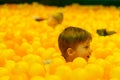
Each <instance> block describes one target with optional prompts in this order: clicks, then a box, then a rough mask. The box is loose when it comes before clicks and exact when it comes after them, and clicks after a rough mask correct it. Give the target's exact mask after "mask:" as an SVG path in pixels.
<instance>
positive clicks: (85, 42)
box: [80, 39, 91, 45]
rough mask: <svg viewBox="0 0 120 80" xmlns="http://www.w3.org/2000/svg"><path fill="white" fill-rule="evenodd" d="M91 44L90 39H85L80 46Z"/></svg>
mask: <svg viewBox="0 0 120 80" xmlns="http://www.w3.org/2000/svg"><path fill="white" fill-rule="evenodd" d="M90 42H91V39H87V40H86V41H84V42H80V44H81V45H89V44H90Z"/></svg>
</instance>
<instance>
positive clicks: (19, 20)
mask: <svg viewBox="0 0 120 80" xmlns="http://www.w3.org/2000/svg"><path fill="white" fill-rule="evenodd" d="M57 11H61V12H62V13H63V15H64V19H63V22H62V23H61V24H59V25H57V26H56V27H55V28H53V27H51V26H49V25H47V21H46V20H44V21H41V22H37V21H36V20H35V18H34V17H35V16H37V17H40V18H47V17H48V16H49V14H52V13H54V12H57ZM119 25H120V8H119V7H115V6H102V5H96V6H91V5H86V6H83V5H80V4H71V5H67V6H64V7H57V6H47V5H42V4H39V3H36V2H34V3H32V4H27V3H24V4H3V5H0V80H120V76H119V74H120V44H119V42H120V38H119V36H120V31H119V30H120V26H119ZM67 26H78V27H81V28H84V29H85V30H87V31H89V32H90V33H91V34H92V37H93V39H92V42H91V49H92V54H91V57H90V59H89V60H88V62H86V61H85V60H84V59H82V58H76V59H75V60H74V61H73V62H68V63H66V62H65V60H64V58H63V57H62V56H61V53H60V51H59V48H58V42H57V39H58V35H59V33H60V32H61V31H62V30H63V29H64V28H66V27H67ZM101 28H106V29H107V30H114V31H116V34H114V35H110V36H99V35H98V34H97V33H96V30H97V29H101Z"/></svg>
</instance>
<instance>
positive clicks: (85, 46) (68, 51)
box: [58, 26, 92, 62]
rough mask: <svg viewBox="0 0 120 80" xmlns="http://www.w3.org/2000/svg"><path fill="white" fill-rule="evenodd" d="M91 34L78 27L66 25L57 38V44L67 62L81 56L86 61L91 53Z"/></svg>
mask: <svg viewBox="0 0 120 80" xmlns="http://www.w3.org/2000/svg"><path fill="white" fill-rule="evenodd" d="M91 40H92V37H91V34H90V33H89V32H87V31H85V30H83V29H81V28H78V27H72V26H70V27H67V28H66V29H64V31H63V32H62V33H60V35H59V38H58V45H59V48H60V51H61V52H62V56H63V57H64V58H65V60H66V61H67V62H72V61H73V60H74V59H75V58H76V57H82V58H84V59H85V60H86V61H88V58H89V57H90V55H91V50H90V41H91Z"/></svg>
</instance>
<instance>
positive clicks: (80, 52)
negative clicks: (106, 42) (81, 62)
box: [72, 39, 91, 61]
mask: <svg viewBox="0 0 120 80" xmlns="http://www.w3.org/2000/svg"><path fill="white" fill-rule="evenodd" d="M90 41H91V40H90V39H88V40H87V41H85V42H84V43H79V44H78V46H77V48H76V49H75V50H73V55H72V57H73V59H74V58H76V57H82V58H84V59H85V60H87V61H88V59H89V57H90V55H91V49H90Z"/></svg>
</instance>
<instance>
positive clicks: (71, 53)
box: [67, 48, 73, 56]
mask: <svg viewBox="0 0 120 80" xmlns="http://www.w3.org/2000/svg"><path fill="white" fill-rule="evenodd" d="M67 54H68V55H69V56H71V55H73V49H72V48H68V49H67Z"/></svg>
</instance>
